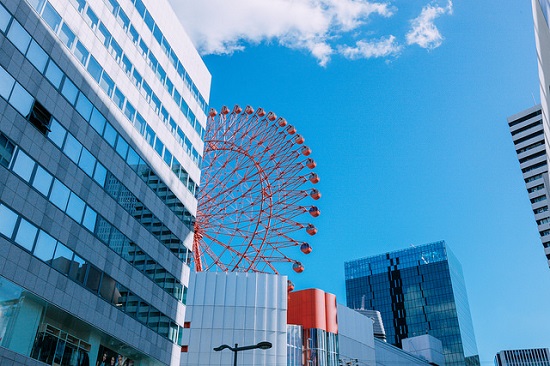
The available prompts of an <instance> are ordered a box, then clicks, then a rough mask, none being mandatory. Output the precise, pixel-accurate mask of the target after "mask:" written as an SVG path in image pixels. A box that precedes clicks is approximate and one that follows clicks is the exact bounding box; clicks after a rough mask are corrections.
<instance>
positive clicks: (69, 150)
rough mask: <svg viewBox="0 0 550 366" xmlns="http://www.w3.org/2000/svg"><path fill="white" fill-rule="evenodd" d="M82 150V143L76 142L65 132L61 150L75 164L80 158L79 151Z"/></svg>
mask: <svg viewBox="0 0 550 366" xmlns="http://www.w3.org/2000/svg"><path fill="white" fill-rule="evenodd" d="M81 151H82V144H81V143H80V142H78V140H77V139H76V138H74V136H73V135H71V134H67V140H66V141H65V146H64V147H63V152H64V153H65V154H66V155H67V156H68V157H69V159H71V160H72V161H73V162H74V163H75V164H78V159H80V152H81Z"/></svg>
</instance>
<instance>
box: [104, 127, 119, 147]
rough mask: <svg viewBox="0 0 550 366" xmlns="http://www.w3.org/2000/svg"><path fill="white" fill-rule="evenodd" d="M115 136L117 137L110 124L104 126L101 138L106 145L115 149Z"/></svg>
mask: <svg viewBox="0 0 550 366" xmlns="http://www.w3.org/2000/svg"><path fill="white" fill-rule="evenodd" d="M116 136H117V132H116V130H115V129H114V128H113V126H112V125H111V124H110V123H107V124H106V125H105V132H104V133H103V138H104V139H105V141H107V143H108V144H109V145H111V146H112V147H115V142H116Z"/></svg>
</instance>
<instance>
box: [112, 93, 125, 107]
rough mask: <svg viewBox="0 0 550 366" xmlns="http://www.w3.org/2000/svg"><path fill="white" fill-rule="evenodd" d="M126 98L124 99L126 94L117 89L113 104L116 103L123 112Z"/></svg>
mask: <svg viewBox="0 0 550 366" xmlns="http://www.w3.org/2000/svg"><path fill="white" fill-rule="evenodd" d="M125 99H126V98H125V97H124V94H122V92H121V91H120V89H119V88H116V89H115V93H114V94H113V102H115V104H116V106H117V107H118V109H120V110H122V108H123V107H124V100H125Z"/></svg>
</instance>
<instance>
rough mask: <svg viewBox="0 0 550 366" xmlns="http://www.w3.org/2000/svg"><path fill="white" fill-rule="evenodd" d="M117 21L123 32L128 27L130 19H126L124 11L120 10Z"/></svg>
mask: <svg viewBox="0 0 550 366" xmlns="http://www.w3.org/2000/svg"><path fill="white" fill-rule="evenodd" d="M117 20H118V22H119V23H120V25H121V26H122V28H124V30H127V29H128V27H129V26H130V19H128V16H127V15H126V13H124V11H122V9H121V10H120V11H119V12H118V16H117Z"/></svg>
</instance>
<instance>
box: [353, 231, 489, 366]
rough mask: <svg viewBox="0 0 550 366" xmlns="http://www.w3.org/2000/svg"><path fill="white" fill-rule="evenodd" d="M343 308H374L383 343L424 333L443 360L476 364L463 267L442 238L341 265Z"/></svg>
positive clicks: (396, 343)
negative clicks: (436, 345) (438, 342)
mask: <svg viewBox="0 0 550 366" xmlns="http://www.w3.org/2000/svg"><path fill="white" fill-rule="evenodd" d="M345 278H346V300H347V305H348V307H350V308H352V309H358V308H361V307H362V306H364V308H367V309H373V310H378V311H380V313H381V314H382V320H383V322H384V328H385V331H386V337H387V341H388V343H391V344H394V345H396V346H398V347H402V342H403V340H404V339H406V338H411V337H415V336H420V335H424V334H429V335H431V336H433V337H435V338H437V339H439V340H441V342H442V343H443V349H444V355H445V364H446V365H447V366H451V365H464V364H466V365H479V356H478V352H477V345H476V341H475V336H474V330H473V326H472V320H471V315H470V309H469V305H468V297H467V295H466V287H465V285H464V277H463V275H462V268H461V266H460V263H459V262H458V261H457V259H456V258H455V256H454V255H453V254H452V253H451V251H450V250H449V248H448V247H447V245H446V244H445V242H443V241H440V242H436V243H431V244H426V245H422V246H417V247H411V248H409V249H404V250H399V251H395V252H390V253H385V254H382V255H377V256H373V257H368V258H361V259H357V260H353V261H349V262H346V263H345Z"/></svg>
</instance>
